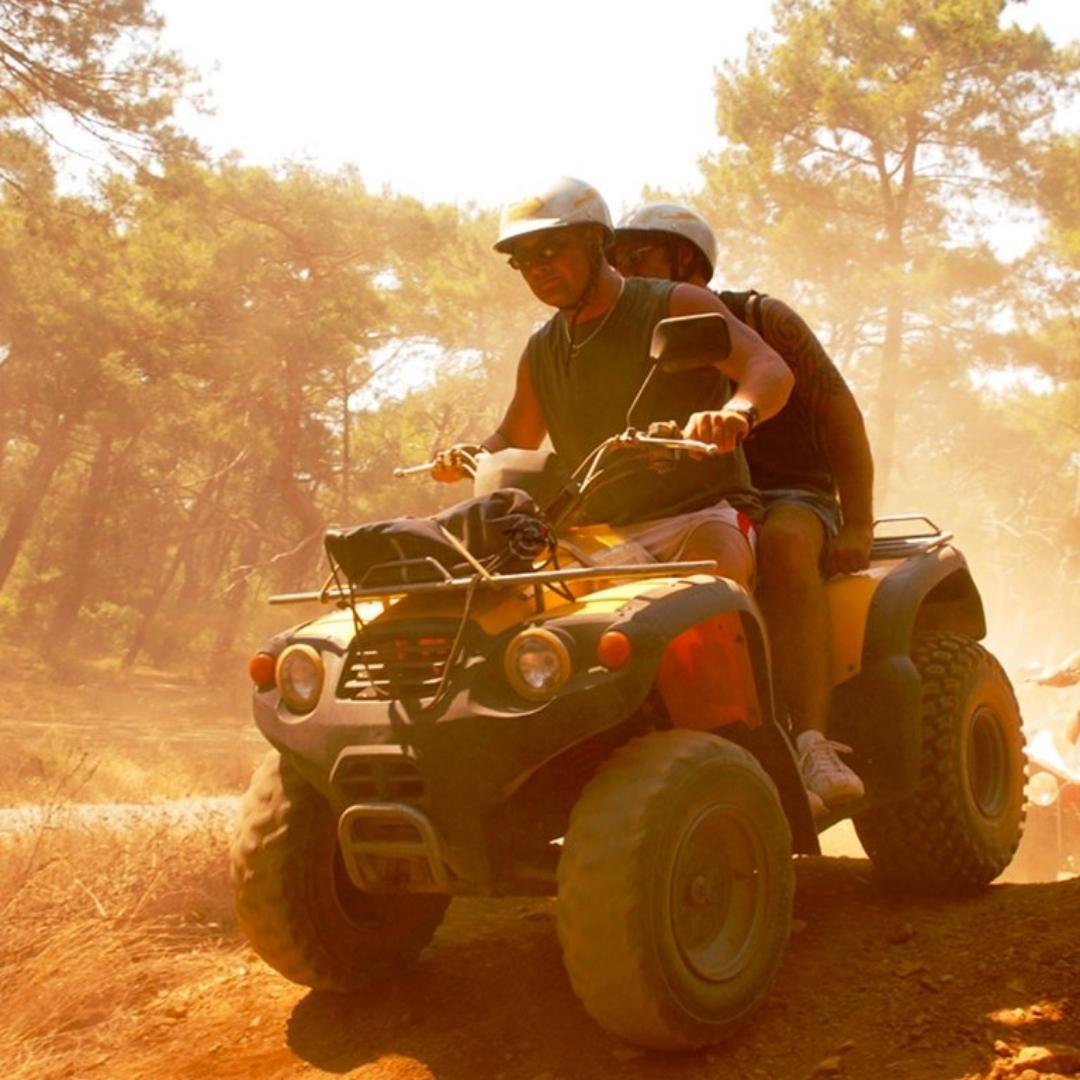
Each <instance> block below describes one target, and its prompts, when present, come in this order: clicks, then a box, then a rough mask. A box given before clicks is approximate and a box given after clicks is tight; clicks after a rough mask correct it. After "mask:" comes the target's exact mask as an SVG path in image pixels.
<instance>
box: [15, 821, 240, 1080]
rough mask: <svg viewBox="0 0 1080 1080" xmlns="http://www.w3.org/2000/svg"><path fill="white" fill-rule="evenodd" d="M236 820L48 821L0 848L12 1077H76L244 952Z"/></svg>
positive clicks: (173, 1006)
mask: <svg viewBox="0 0 1080 1080" xmlns="http://www.w3.org/2000/svg"><path fill="white" fill-rule="evenodd" d="M227 831H228V824H227V823H226V822H224V821H222V820H220V818H219V819H218V820H212V819H207V820H206V821H204V822H202V823H200V824H199V825H198V826H196V827H189V828H185V829H179V828H177V827H175V826H174V827H157V828H149V827H147V828H143V827H137V828H133V829H128V830H124V831H122V832H112V831H100V830H99V831H95V830H93V829H91V828H82V829H64V830H56V829H50V828H48V827H43V828H41V829H38V830H37V831H34V832H29V833H26V834H23V835H19V836H17V837H14V838H8V839H7V840H6V841H5V842H4V844H3V846H2V848H0V926H2V927H3V930H2V936H0V983H2V984H3V986H4V989H5V1008H4V1010H3V1013H2V1014H0V1060H3V1061H4V1062H5V1069H4V1072H5V1075H7V1076H15V1077H26V1078H29V1077H43V1076H64V1075H71V1076H77V1075H81V1074H82V1072H83V1071H84V1070H85V1067H86V1066H87V1064H88V1063H93V1062H94V1061H95V1060H98V1061H100V1060H101V1059H102V1057H103V1056H104V1055H107V1054H108V1053H109V1049H110V1047H113V1046H115V1045H117V1043H118V1042H122V1041H123V1034H124V1031H125V1029H128V1028H130V1027H132V1026H133V1025H135V1024H136V1023H137V1022H138V1023H140V1024H142V1023H143V1022H144V1019H145V1016H146V1014H147V1013H151V1014H152V1013H154V1012H155V1011H157V1012H164V1013H166V1014H167V1012H168V1010H169V1009H170V1008H175V1007H176V1006H175V1000H174V998H175V996H176V994H177V992H180V993H181V995H182V993H183V988H184V987H186V986H191V985H192V984H196V983H198V981H199V980H200V979H203V978H205V977H207V975H208V974H209V973H210V972H211V971H212V970H213V969H214V968H215V967H217V966H219V965H220V964H221V960H222V952H223V951H226V952H227V951H232V950H236V949H239V948H240V947H241V942H240V940H239V938H238V936H237V935H236V930H235V924H234V919H233V914H232V902H231V896H230V890H229V883H228V875H227V865H226V855H225V852H226V847H227Z"/></svg>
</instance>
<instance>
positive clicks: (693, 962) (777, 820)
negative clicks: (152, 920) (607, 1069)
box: [232, 316, 1024, 1049]
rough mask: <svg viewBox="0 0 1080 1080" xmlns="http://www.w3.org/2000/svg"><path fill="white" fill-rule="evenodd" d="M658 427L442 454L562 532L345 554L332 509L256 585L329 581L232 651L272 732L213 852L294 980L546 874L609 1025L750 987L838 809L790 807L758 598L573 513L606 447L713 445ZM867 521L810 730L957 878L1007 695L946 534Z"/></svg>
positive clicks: (633, 455) (1011, 745) (885, 860)
mask: <svg viewBox="0 0 1080 1080" xmlns="http://www.w3.org/2000/svg"><path fill="white" fill-rule="evenodd" d="M717 322H718V323H719V325H717ZM726 334H727V327H726V324H725V323H724V322H723V320H722V319H721V318H720V317H719V316H711V317H710V316H698V317H692V318H688V319H670V320H665V321H664V322H663V323H661V324H660V325H659V326H658V327H657V332H656V334H655V335H654V339H653V347H652V350H651V354H650V355H651V357H652V359H653V360H654V361H655V366H654V368H653V369H652V371H651V372H650V375H649V378H652V375H653V374H655V373H656V372H657V371H664V372H668V373H670V372H679V371H681V370H684V369H685V368H688V367H690V366H694V365H696V366H701V365H702V364H703V363H705V362H709V361H711V360H712V359H713V358H715V357H716V356H722V355H724V350H726V349H727V348H728V347H729V345H728V341H727V336H726ZM646 381H648V380H646ZM641 398H642V395H641V394H639V395H638V398H637V399H635V401H639V400H641ZM632 411H633V410H631V412H632ZM653 430H654V434H651V435H650V434H648V433H645V434H643V433H642V432H641V431H639V430H638V429H637V428H634V427H632V426H629V419H628V427H627V429H626V430H625V431H624V432H622V433H621V434H619V435H616V436H614V437H613V438H610V439H607V440H605V441H604V442H603V443H602V444H601V445H600V446H599V447H597V448H596V450H595V451H594V453H593V454H591V455H590V456H589V457H588V458H587V459H586V460H585V461H584V462H583V463H582V464H581V466H580V467H579V468H578V469H577V471H576V472H575V474H574V475H573V477H571V478H570V479H569V480H568V481H566V480H560V479H559V478H558V477H557V476H556V475H555V474H553V472H552V459H551V456H550V455H548V454H545V453H543V452H539V451H537V452H529V451H520V450H507V451H501V452H499V453H494V454H482V455H477V456H474V455H472V454H470V453H468V452H465V451H460V452H459V455H458V460H459V461H460V462H461V463H462V465H463V466H464V467H465V468H466V469H467V471H471V472H472V473H473V474H474V486H475V490H476V493H477V496H478V497H481V498H483V497H489V498H490V497H491V496H492V495H493V494H496V495H497V494H499V493H503V494H505V492H506V491H507V490H508V489H509V490H510V491H511V492H517V494H518V495H521V493H522V491H523V490H528V491H531V492H533V493H535V494H536V499H537V501H538V502H540V504H541V505H542V506H543V507H544V509H545V511H546V513H545V515H544V517H545V520H546V521H547V522H548V523H550V524H552V525H553V526H554V529H553V533H554V537H555V541H554V542H553V544H551V545H549V547H548V548H546V549H545V553H544V554H539V555H536V556H535V558H534V559H532V560H531V561H529V560H526V561H525V564H524V565H522V561H521V560H522V552H521V551H520V550H519V551H518V552H517V554H516V556H515V558H516V559H517V563H516V565H515V564H514V563H513V562H512V561H511V562H507V560H506V559H505V558H503V556H500V555H496V556H495V557H494V558H492V557H491V555H490V552H489V551H487V550H484V551H479V549H478V550H477V551H470V550H469V549H468V545H467V544H466V543H465V542H463V541H462V540H461V539H460V536H451V537H450V538H449V539H448V541H447V542H448V544H449V546H450V548H451V549H453V550H452V552H451V555H452V556H454V557H457V556H460V558H459V564H460V565H458V566H457V567H456V568H455V567H453V566H451V565H450V564H451V563H452V562H453V558H446V559H440V558H438V557H436V556H433V555H430V554H421V555H420V556H416V557H407V552H406V547H407V545H406V546H400V545H399V547H397V548H394V550H395V551H397V552H399V554H401V553H405V554H406V557H401V558H398V559H397V560H396V561H395V560H390V564H389V565H388V564H387V563H383V564H381V565H370V562H371V560H370V559H369V560H368V564H365V563H364V561H363V560H362V559H360V560H353V561H352V562H351V563H350V561H349V559H347V558H346V557H345V555H346V554H348V550H349V549H348V548H347V546H343V545H344V539H343V537H342V536H341V535H337V536H336V537H333V538H330V537H328V541H327V543H328V551H330V549H331V546H332V545H331V539H334V542H335V545H336V546H334V548H333V550H334V551H336V552H337V555H338V559H336V560H332V565H334V567H335V570H336V571H337V573H336V575H335V576H333V577H332V578H331V579H329V580H328V581H327V583H326V584H325V585H324V586H323V588H322V589H321V590H318V591H317V592H311V593H299V594H291V595H286V596H281V597H276V598H274V600H275V601H276V602H281V603H293V602H297V603H299V602H311V601H316V602H322V603H324V604H327V605H330V606H331V608H332V610H331V611H329V612H327V613H325V614H322V615H320V616H318V617H316V618H315V619H313V620H311V621H308V622H304V623H301V624H299V625H297V626H294V627H292V628H291V629H289V630H287V631H285V632H283V633H281V634H279V635H277V636H276V637H275V638H273V639H272V640H271V641H270V642H269V643H268V644H267V645H266V646H265V648H264V649H263V650H262V651H260V652H259V653H258V654H257V655H256V656H255V657H254V658H253V660H252V662H251V665H250V671H251V675H252V679H253V681H254V683H255V691H254V712H255V719H256V722H257V724H258V726H259V728H260V730H261V731H262V733H263V734H264V735H265V736H266V738H267V740H268V741H269V742H270V744H271V745H272V747H273V750H272V751H271V752H270V753H269V754H268V755H267V757H266V759H265V760H264V761H263V763H262V764H261V766H260V767H259V768H258V770H257V772H256V774H255V776H254V779H253V780H252V783H251V786H250V788H249V790H248V792H247V794H246V795H245V797H244V801H243V811H242V820H241V822H240V825H239V828H238V832H237V834H236V837H235V840H234V842H233V846H232V871H233V882H234V888H235V895H236V903H237V909H238V912H239V918H240V922H241V925H242V927H243V929H244V931H245V933H246V935H247V937H248V938H249V940H250V942H251V944H252V945H253V946H254V948H255V949H256V951H257V952H258V953H259V954H260V955H261V956H262V957H263V958H264V959H265V960H266V961H267V962H268V963H269V964H271V965H272V966H273V967H275V968H276V969H277V970H278V971H279V972H281V973H282V974H283V975H285V976H286V977H287V978H289V979H292V980H294V981H296V982H298V983H301V984H303V985H307V986H311V987H316V988H321V989H326V990H331V991H338V992H348V991H351V990H354V989H357V988H359V987H361V986H363V985H365V984H366V983H367V981H368V980H370V979H371V978H372V976H379V975H385V974H387V973H392V972H394V971H396V970H398V969H400V968H401V967H402V966H404V965H407V964H409V963H410V962H412V961H414V960H415V959H416V958H417V956H418V954H419V953H420V952H421V950H422V949H423V948H424V947H425V946H426V945H427V944H428V943H429V942H430V941H431V939H432V937H433V935H434V933H435V931H436V928H437V927H438V926H439V923H440V921H441V920H442V918H443V915H444V913H445V911H446V908H447V905H448V904H449V903H450V900H451V898H452V897H455V896H469V895H486V896H492V895H496V896H498V895H529V894H532V895H537V894H538V895H556V896H557V897H558V904H557V916H556V919H557V930H558V936H559V940H560V942H561V945H562V951H563V956H564V960H565V965H566V969H567V971H568V974H569V977H570V981H571V983H572V985H573V988H574V990H575V992H576V993H577V995H578V996H579V998H580V999H581V1001H582V1002H583V1004H584V1006H585V1008H586V1010H587V1011H588V1012H589V1013H590V1014H591V1015H592V1016H593V1017H594V1018H595V1019H596V1020H597V1021H598V1022H599V1023H600V1024H601V1025H602V1026H603V1027H605V1028H606V1029H608V1030H609V1031H611V1032H614V1033H616V1034H618V1035H620V1036H622V1037H623V1038H625V1039H627V1040H630V1041H632V1042H635V1043H638V1044H641V1045H643V1046H647V1047H655V1048H668V1049H688V1048H694V1047H700V1046H703V1045H707V1044H709V1043H713V1042H717V1041H719V1040H721V1039H723V1038H725V1037H727V1036H729V1035H730V1034H731V1033H732V1032H733V1031H735V1030H736V1029H737V1028H738V1027H739V1026H740V1025H741V1024H742V1023H744V1022H745V1021H746V1020H747V1018H748V1017H749V1016H750V1015H751V1014H752V1013H753V1011H754V1010H755V1008H756V1007H757V1006H758V1005H759V1004H760V1003H761V1002H762V1000H763V999H764V997H765V995H766V993H767V991H768V988H769V985H770V983H771V980H772V978H773V976H774V974H775V972H776V970H777V967H778V965H779V962H780V959H781V956H782V953H783V950H784V947H785V944H786V942H787V939H788V936H789V932H790V923H791V911H792V895H793V889H794V872H793V860H792V854H793V853H802V854H816V853H818V851H819V846H818V840H817V833H818V831H819V830H821V829H823V828H825V827H827V826H828V825H830V824H832V823H833V822H834V821H836V820H839V818H840V817H841V816H844V814H843V813H839V812H838V813H834V814H833V815H832V816H831V817H826V818H824V819H821V820H818V821H817V822H815V821H814V819H813V817H812V815H811V811H810V807H809V804H808V801H807V795H806V793H805V790H804V788H803V786H802V784H801V782H800V778H799V772H798V767H797V762H796V760H795V756H794V754H793V750H792V741H791V738H790V735H789V732H788V731H787V730H786V727H785V724H784V722H783V719H782V718H781V717H779V716H778V715H777V711H776V707H775V705H774V701H773V694H772V688H771V687H772V680H771V672H770V658H769V646H768V640H767V637H766V633H765V630H764V626H763V623H762V618H761V615H760V612H759V610H758V608H757V606H756V604H755V602H754V598H753V596H751V595H750V594H749V593H748V592H747V591H746V590H745V589H743V588H741V587H740V586H739V585H737V584H735V583H733V582H731V581H728V580H726V579H724V578H719V577H717V576H716V575H715V574H712V573H710V572H709V571H710V570H711V569H712V568H713V566H714V564H712V563H709V562H669V563H655V562H647V561H646V562H643V561H641V560H640V559H639V558H637V557H636V554H635V552H634V546H633V545H632V544H628V543H626V542H625V537H623V536H622V535H620V531H619V529H618V528H614V527H608V526H603V525H589V526H574V525H573V522H574V520H576V518H575V515H579V514H580V511H581V508H582V506H583V505H587V504H588V502H589V499H590V498H591V497H592V496H593V494H594V493H595V492H596V491H598V490H602V489H603V488H604V486H605V484H606V483H607V482H608V481H609V480H610V479H611V478H612V477H617V476H620V475H623V476H625V475H626V474H627V473H628V472H630V473H632V471H633V470H634V469H645V468H656V467H657V466H658V462H660V464H662V460H661V459H663V458H664V456H665V455H672V454H680V453H685V452H687V451H692V452H694V453H697V454H708V453H711V452H716V448H715V447H711V446H708V445H706V444H701V443H693V442H690V441H688V440H685V439H683V438H682V437H681V436H679V435H676V434H674V431H675V430H676V429H674V428H672V427H670V426H669V427H661V428H659V429H653ZM657 430H658V431H659V434H656V433H655V432H656V431H657ZM430 468H431V463H429V464H428V465H425V466H421V467H419V469H420V470H421V471H427V470H429V469H430ZM403 471H417V470H415V469H414V470H403ZM553 477H554V478H553ZM463 505H464V504H463ZM428 525H430V521H428V522H427V525H425V528H426V527H427V526H428ZM883 528H884V529H885V531H891V532H892V533H893V535H891V536H885V537H882V538H880V539H877V540H876V541H875V544H874V549H873V562H872V565H871V567H870V569H869V570H868V571H866V572H863V573H860V574H855V575H850V576H844V577H840V578H837V579H834V580H833V581H832V582H831V583H830V584H829V587H828V593H829V601H830V605H831V612H832V627H833V636H834V640H833V653H832V655H833V660H832V664H833V678H834V682H835V684H836V685H835V689H834V694H833V706H832V714H831V719H830V731H829V734H830V735H831V736H833V737H835V738H837V739H839V740H842V741H844V742H846V743H848V744H850V746H851V747H852V748H853V758H852V762H853V765H854V767H855V768H856V769H857V770H858V772H859V773H860V775H861V776H862V778H863V780H864V781H865V783H866V789H867V790H866V796H865V798H864V799H863V800H862V801H860V802H859V803H858V804H856V805H853V806H850V807H849V808H848V809H847V811H846V814H847V816H854V819H855V825H856V828H857V829H858V834H859V836H860V838H861V840H862V842H863V845H864V846H865V848H866V850H867V852H868V854H869V856H870V858H871V859H872V860H873V862H874V864H875V866H876V867H877V868H878V870H879V871H880V872H881V873H882V874H883V875H884V876H885V877H886V878H887V879H889V880H891V881H892V882H895V883H896V884H897V885H900V886H903V887H907V888H914V889H921V890H924V891H929V892H933V893H942V894H945V893H961V892H965V891H969V890H973V889H977V888H979V887H981V886H984V885H986V884H987V883H988V882H990V881H991V880H992V879H993V878H995V877H996V876H997V875H998V874H999V873H1000V872H1001V871H1002V870H1003V869H1004V868H1005V866H1006V865H1007V864H1008V862H1009V860H1010V858H1011V857H1012V854H1013V851H1014V850H1015V848H1016V845H1017V843H1018V840H1019V837H1020V832H1021V825H1022V813H1023V811H1022V804H1023V785H1024V775H1023V770H1024V762H1023V748H1022V739H1021V734H1020V718H1019V714H1018V710H1017V705H1016V701H1015V698H1014V696H1013V692H1012V688H1011V686H1010V684H1009V682H1008V679H1007V678H1006V676H1005V674H1004V673H1003V672H1002V670H1001V668H1000V666H999V665H998V664H997V662H996V661H995V660H994V658H993V657H992V656H991V655H990V654H989V653H988V652H986V650H985V649H983V648H982V646H981V645H979V644H978V641H979V639H980V638H982V636H983V634H984V632H985V626H984V620H983V612H982V605H981V602H980V599H979V595H978V592H977V590H976V588H975V585H974V583H973V582H972V579H971V576H970V574H969V572H968V569H967V565H966V563H965V561H964V558H963V556H962V555H961V554H960V552H959V551H958V550H957V549H956V548H955V547H954V546H953V544H952V543H951V537H950V535H949V534H948V533H944V532H942V531H940V530H939V529H937V528H936V527H935V526H934V525H933V524H932V523H930V522H927V521H926V520H925V519H922V518H903V519H897V520H892V521H890V522H888V523H886V525H885V526H883ZM392 529H393V524H392V523H391V532H392ZM440 531H441V532H442V533H445V532H449V531H451V530H449V529H446V528H443V527H442V526H440ZM528 531H529V530H528V529H526V530H525V532H526V533H528ZM444 538H445V537H444ZM534 538H535V537H534ZM428 539H431V537H428ZM438 539H439V537H438V536H436V537H435V540H433V541H432V542H433V543H434V542H435V541H437V540H438ZM395 542H396V541H395ZM506 545H507V541H505V540H504V541H503V546H504V547H506ZM517 546H518V547H519V548H520V546H521V545H520V544H519V545H517ZM458 549H460V550H458ZM419 550H422V551H427V550H428V549H426V548H421V549H419ZM455 553H456V554H455ZM504 554H505V553H504ZM628 555H629V556H634V557H626V556H628ZM344 563H349V567H348V572H347V573H342V568H343V564H344ZM462 568H463V569H462Z"/></svg>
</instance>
